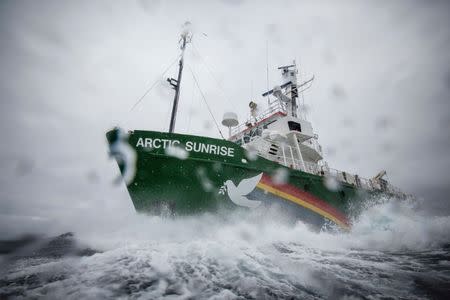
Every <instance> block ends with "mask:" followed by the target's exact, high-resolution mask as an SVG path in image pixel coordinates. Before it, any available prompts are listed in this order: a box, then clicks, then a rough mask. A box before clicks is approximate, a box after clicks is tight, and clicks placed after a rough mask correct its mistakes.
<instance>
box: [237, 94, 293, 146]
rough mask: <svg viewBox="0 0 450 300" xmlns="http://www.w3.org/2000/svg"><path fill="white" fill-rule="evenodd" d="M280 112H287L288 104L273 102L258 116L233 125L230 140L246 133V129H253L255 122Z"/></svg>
mask: <svg viewBox="0 0 450 300" xmlns="http://www.w3.org/2000/svg"><path fill="white" fill-rule="evenodd" d="M278 112H280V113H283V114H286V105H285V104H283V103H280V101H275V102H272V103H271V104H270V105H269V107H268V108H267V109H266V110H265V111H263V112H262V113H261V114H260V115H258V116H256V117H250V118H248V119H247V120H246V121H245V122H244V123H241V124H239V125H238V126H236V127H233V128H232V129H231V137H230V140H231V139H233V138H235V137H236V136H237V135H239V134H240V133H244V132H245V131H247V130H249V129H251V128H252V127H254V126H255V124H258V123H259V122H261V121H263V120H265V119H267V118H268V117H270V116H272V115H274V114H276V113H278Z"/></svg>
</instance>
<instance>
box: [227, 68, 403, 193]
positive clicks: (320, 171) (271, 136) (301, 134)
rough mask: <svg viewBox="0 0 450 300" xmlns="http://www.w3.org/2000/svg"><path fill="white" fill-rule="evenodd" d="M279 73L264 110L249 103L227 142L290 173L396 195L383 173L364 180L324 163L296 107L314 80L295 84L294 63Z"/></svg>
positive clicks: (320, 150) (313, 134)
mask: <svg viewBox="0 0 450 300" xmlns="http://www.w3.org/2000/svg"><path fill="white" fill-rule="evenodd" d="M278 69H280V70H281V75H282V83H281V85H280V86H275V87H274V88H273V89H272V90H270V91H267V92H266V93H264V94H263V96H264V97H267V98H268V101H267V103H268V104H267V107H265V108H261V107H260V106H261V104H260V105H258V104H256V103H255V102H253V101H252V102H250V103H249V107H250V117H249V118H248V119H247V120H246V121H245V122H244V123H242V124H240V125H237V126H234V127H232V128H231V127H230V126H228V125H227V126H228V127H229V128H230V137H229V140H230V141H232V142H235V143H237V144H239V145H241V146H242V147H244V148H245V149H247V150H248V151H250V152H256V153H257V154H258V155H259V156H262V157H264V158H266V159H269V160H271V161H275V162H277V163H279V164H281V165H284V166H286V167H289V168H291V169H296V170H301V171H303V172H307V173H311V174H316V175H319V176H324V177H331V178H334V179H336V180H338V181H340V182H345V183H348V184H352V185H355V186H357V187H362V188H365V189H369V190H388V191H390V192H397V190H398V189H396V188H394V187H393V186H391V185H390V184H388V183H387V181H386V180H384V179H382V177H383V175H385V173H380V174H379V175H381V176H375V177H374V178H372V179H364V178H361V177H359V176H358V175H354V174H349V173H347V172H343V171H338V170H334V169H331V168H329V167H328V164H327V163H326V162H325V161H324V160H323V152H322V147H321V145H320V144H319V141H318V135H317V134H315V133H314V130H313V127H312V124H311V122H309V121H308V120H307V119H306V117H305V113H304V111H302V110H299V107H298V95H299V93H301V92H303V91H304V90H306V89H308V88H309V87H310V85H311V83H312V81H313V79H314V78H311V79H310V80H308V81H305V82H303V83H301V84H297V74H298V69H297V66H296V64H295V61H294V63H293V64H292V65H288V66H282V67H279V68H278ZM271 96H272V97H271ZM225 123H226V124H230V122H225ZM398 192H399V191H398Z"/></svg>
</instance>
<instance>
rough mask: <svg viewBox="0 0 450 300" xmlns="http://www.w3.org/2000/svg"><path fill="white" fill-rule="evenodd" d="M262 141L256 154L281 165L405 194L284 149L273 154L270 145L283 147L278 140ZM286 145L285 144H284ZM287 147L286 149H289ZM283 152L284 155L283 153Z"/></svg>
mask: <svg viewBox="0 0 450 300" xmlns="http://www.w3.org/2000/svg"><path fill="white" fill-rule="evenodd" d="M261 140H262V141H264V142H265V143H264V146H263V147H262V148H260V149H256V150H257V152H258V155H259V156H261V157H264V158H266V159H269V160H271V161H275V162H277V163H279V164H281V165H284V166H286V167H288V168H291V169H295V170H301V171H303V172H306V173H309V174H314V175H319V176H323V177H326V176H331V177H334V178H336V180H338V181H340V182H343V183H347V184H351V185H353V186H356V187H361V188H364V189H366V190H370V191H376V190H384V191H387V192H390V193H392V194H394V195H398V196H405V194H404V193H403V192H402V191H401V190H400V189H399V188H397V187H395V186H393V185H392V184H390V183H388V182H386V184H385V185H384V186H382V185H381V183H380V181H378V180H374V179H368V178H364V177H360V176H359V175H355V174H351V173H348V172H344V171H340V170H337V169H333V168H330V167H328V166H327V165H322V166H321V165H319V164H316V163H311V162H307V161H301V160H299V159H295V158H293V155H291V156H289V154H288V155H286V154H284V152H285V151H282V152H281V155H273V154H271V153H269V151H268V150H269V148H270V147H271V146H272V145H277V146H278V147H283V145H281V144H280V143H278V142H275V141H272V140H268V139H267V138H261ZM284 146H286V145H284ZM288 147H289V148H290V150H288V153H289V152H290V153H292V152H291V151H294V152H295V150H294V149H292V148H291V146H288ZM289 148H288V149H289ZM283 154H284V155H283ZM303 166H304V167H303Z"/></svg>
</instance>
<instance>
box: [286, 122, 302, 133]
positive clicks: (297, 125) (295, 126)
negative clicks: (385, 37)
mask: <svg viewBox="0 0 450 300" xmlns="http://www.w3.org/2000/svg"><path fill="white" fill-rule="evenodd" d="M288 126H289V130H293V131H298V132H302V126H301V125H300V123H297V122H293V121H288Z"/></svg>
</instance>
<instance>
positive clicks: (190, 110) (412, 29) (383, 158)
mask: <svg viewBox="0 0 450 300" xmlns="http://www.w3.org/2000/svg"><path fill="white" fill-rule="evenodd" d="M187 20H189V21H190V22H191V23H192V24H193V31H194V39H193V44H192V45H190V46H188V49H187V54H186V63H187V66H186V69H185V73H184V78H183V86H182V94H181V100H180V107H179V115H178V119H177V126H176V131H177V132H189V133H191V134H198V135H208V136H213V137H218V136H219V135H218V133H217V130H216V128H215V126H214V125H213V123H212V122H211V118H210V116H209V114H208V112H207V109H206V107H205V105H204V104H203V102H202V100H201V98H200V93H199V91H198V90H197V89H196V88H194V82H193V80H192V76H191V74H190V70H189V69H192V70H193V71H194V73H195V74H197V76H198V80H199V82H200V85H201V87H202V90H203V92H204V93H205V96H206V98H207V100H208V102H209V104H210V105H211V107H212V110H213V113H214V115H215V117H216V118H217V119H219V120H220V118H221V116H222V114H223V113H224V112H225V111H229V110H233V111H235V112H237V113H238V115H239V117H240V120H241V121H242V120H244V118H245V117H246V115H247V113H248V111H247V110H248V102H249V101H250V100H251V99H255V100H261V99H262V98H261V93H262V92H264V91H265V89H266V87H267V82H266V60H267V61H268V66H269V86H270V87H271V88H272V87H273V86H274V85H276V84H278V83H279V81H278V79H279V74H278V70H276V67H278V66H280V65H284V64H289V63H291V62H292V60H293V59H295V60H296V61H297V64H298V65H299V67H300V71H301V74H302V77H303V78H308V77H310V76H312V75H315V81H314V84H313V86H312V88H311V89H310V90H308V91H307V92H306V93H305V94H304V96H305V103H306V105H307V108H308V119H309V120H310V121H312V123H313V127H314V129H315V132H316V133H318V134H319V141H320V143H321V144H322V146H323V147H324V149H325V154H326V160H327V161H328V163H329V165H330V166H331V167H334V168H337V169H342V170H347V171H350V172H353V173H358V174H360V175H361V176H363V177H371V176H374V175H375V174H376V173H378V172H379V171H380V170H382V169H386V170H387V172H388V176H389V179H390V180H391V182H392V183H393V184H395V185H397V186H400V187H401V188H402V189H404V190H405V191H407V192H411V193H415V194H417V195H419V196H424V197H425V198H426V199H427V200H428V201H429V202H430V205H431V206H433V207H436V208H447V209H448V206H449V204H448V203H449V202H448V195H449V193H450V188H449V186H448V185H449V183H450V182H449V175H450V171H449V170H450V157H449V150H450V138H449V129H450V99H449V98H450V97H449V95H450V51H449V49H450V5H449V2H448V1H247V0H230V1H206V0H205V1H158V0H154V1H136V2H133V1H121V2H118V1H114V2H113V1H1V2H0V41H1V44H0V45H1V46H0V66H1V69H0V93H1V94H0V95H1V102H0V103H1V107H0V113H1V116H0V122H1V123H0V124H1V126H2V129H3V137H2V140H3V141H2V143H0V166H1V169H2V174H1V175H0V188H1V189H0V218H1V220H0V225H1V226H2V229H1V232H0V233H5V232H13V231H16V230H17V228H16V227H17V224H27V225H23V228H22V230H29V229H30V228H32V229H36V228H40V226H42V228H44V227H45V226H49V224H53V225H52V226H53V227H55V226H56V227H57V226H61V227H63V226H64V225H67V224H70V223H71V222H77V221H79V219H80V217H81V216H83V217H86V216H93V217H94V216H95V215H98V214H99V212H100V213H101V215H102V216H111V215H113V216H120V215H127V214H133V213H134V212H133V208H132V204H131V200H130V199H129V197H128V195H127V192H126V189H125V187H124V186H118V187H116V186H113V185H112V184H111V182H112V181H113V179H114V178H115V177H116V176H117V174H118V169H117V166H116V165H115V163H114V162H113V161H110V160H108V158H107V151H108V149H107V145H106V142H105V138H104V133H105V132H106V131H107V130H108V129H109V128H111V127H112V126H115V125H121V126H123V127H125V128H126V129H148V130H167V129H168V125H169V113H170V107H171V104H172V98H173V92H172V90H170V89H169V88H168V87H167V85H166V84H164V80H165V77H167V76H173V77H175V75H176V66H174V67H173V68H171V69H170V70H169V72H168V73H167V75H166V76H165V77H161V73H162V72H163V71H164V69H165V68H166V67H167V66H168V65H170V63H172V62H173V61H174V59H176V57H177V55H178V53H179V48H178V45H177V42H178V39H179V33H180V32H181V28H182V24H183V23H184V22H185V21H187ZM211 73H212V74H213V75H211ZM157 80H159V81H161V83H159V84H157V86H156V87H155V88H154V89H153V90H152V91H151V92H150V93H149V95H147V97H145V98H144V100H143V101H142V102H141V103H140V105H139V106H137V107H136V109H135V110H133V111H131V112H130V109H131V107H132V106H133V104H134V103H135V102H136V101H137V99H139V97H140V96H142V94H143V93H144V92H145V90H146V89H148V88H149V87H150V86H151V85H152V84H153V82H155V81H157ZM224 131H225V132H226V130H224ZM55 224H56V225H55ZM67 226H69V225H67Z"/></svg>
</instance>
